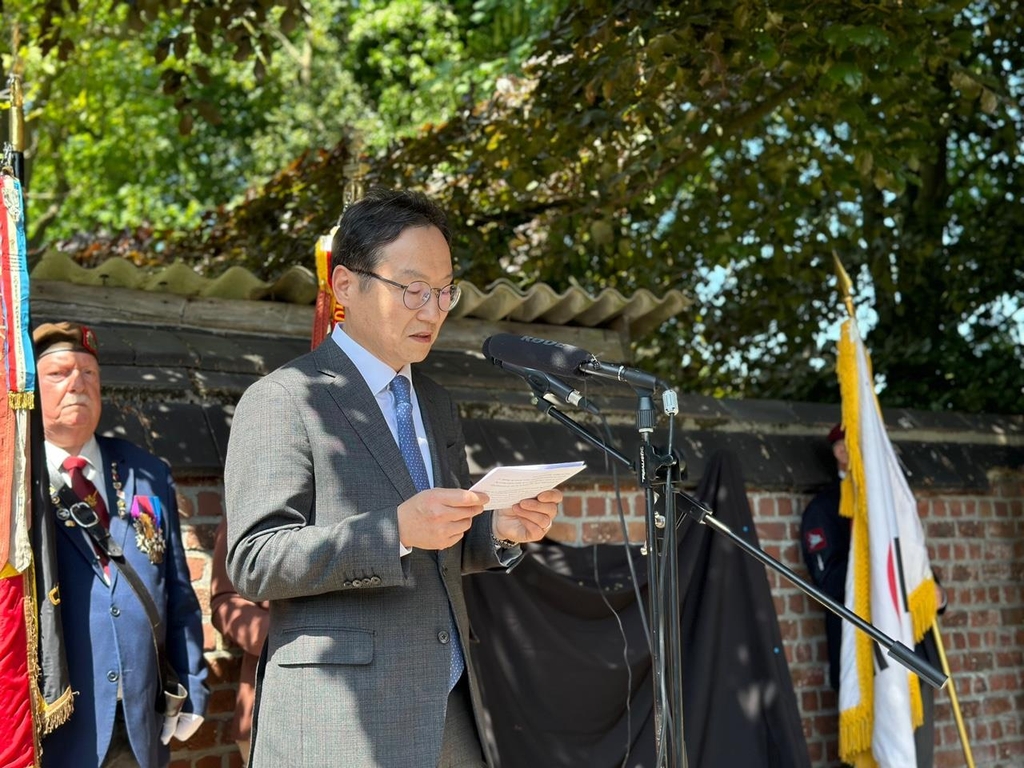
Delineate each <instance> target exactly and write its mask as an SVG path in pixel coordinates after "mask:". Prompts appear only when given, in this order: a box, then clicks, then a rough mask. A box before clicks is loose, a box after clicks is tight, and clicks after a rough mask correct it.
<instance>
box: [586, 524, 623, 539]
mask: <svg viewBox="0 0 1024 768" xmlns="http://www.w3.org/2000/svg"><path fill="white" fill-rule="evenodd" d="M621 541H622V526H620V525H619V524H618V523H584V524H583V543H584V544H607V543H614V542H621Z"/></svg>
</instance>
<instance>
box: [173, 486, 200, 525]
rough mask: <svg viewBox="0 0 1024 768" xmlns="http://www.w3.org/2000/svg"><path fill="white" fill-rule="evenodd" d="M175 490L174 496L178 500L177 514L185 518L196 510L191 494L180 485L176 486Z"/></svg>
mask: <svg viewBox="0 0 1024 768" xmlns="http://www.w3.org/2000/svg"><path fill="white" fill-rule="evenodd" d="M175 491H176V493H175V497H176V498H177V500H178V514H179V515H180V516H181V517H182V518H184V519H186V520H187V519H188V518H190V517H192V515H194V514H195V511H196V507H195V504H194V503H193V502H192V496H191V494H189V493H188V492H187V491H185V490H182V488H181V486H178V487H177V488H176V489H175Z"/></svg>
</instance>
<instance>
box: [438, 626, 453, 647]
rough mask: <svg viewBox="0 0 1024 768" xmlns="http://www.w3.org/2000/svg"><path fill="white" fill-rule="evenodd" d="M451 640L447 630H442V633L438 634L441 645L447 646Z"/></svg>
mask: <svg viewBox="0 0 1024 768" xmlns="http://www.w3.org/2000/svg"><path fill="white" fill-rule="evenodd" d="M451 639H452V636H451V635H449V634H448V631H447V630H444V629H442V630H441V631H440V632H438V633H437V641H438V642H439V643H441V645H447V644H448V641H449V640H451Z"/></svg>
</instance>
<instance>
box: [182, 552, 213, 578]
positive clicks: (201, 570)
mask: <svg viewBox="0 0 1024 768" xmlns="http://www.w3.org/2000/svg"><path fill="white" fill-rule="evenodd" d="M186 561H187V562H188V578H189V581H199V580H201V579H202V578H203V576H204V575H205V574H206V563H207V562H208V561H207V559H206V558H205V557H198V556H196V555H189V556H188V557H187V558H186Z"/></svg>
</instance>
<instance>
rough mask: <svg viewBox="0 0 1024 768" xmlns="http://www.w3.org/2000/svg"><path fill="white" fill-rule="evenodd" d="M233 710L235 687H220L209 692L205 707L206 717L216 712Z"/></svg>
mask: <svg viewBox="0 0 1024 768" xmlns="http://www.w3.org/2000/svg"><path fill="white" fill-rule="evenodd" d="M234 711H235V689H233V688H221V689H220V690H216V691H213V692H211V693H210V699H209V703H208V704H207V707H206V712H207V717H209V716H210V715H215V714H217V713H225V712H234Z"/></svg>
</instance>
